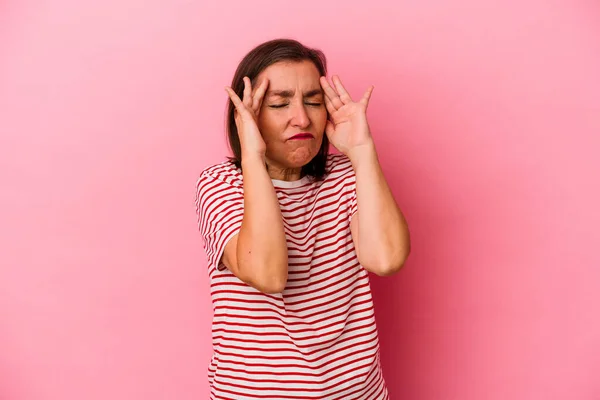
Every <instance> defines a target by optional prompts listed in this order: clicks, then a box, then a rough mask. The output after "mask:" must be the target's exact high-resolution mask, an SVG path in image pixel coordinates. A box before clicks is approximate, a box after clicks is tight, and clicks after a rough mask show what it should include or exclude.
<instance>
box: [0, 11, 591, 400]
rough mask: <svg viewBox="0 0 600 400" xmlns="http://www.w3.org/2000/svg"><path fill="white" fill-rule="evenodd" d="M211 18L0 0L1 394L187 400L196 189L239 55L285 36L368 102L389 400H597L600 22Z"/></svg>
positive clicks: (200, 274)
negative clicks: (401, 241) (397, 230)
mask: <svg viewBox="0 0 600 400" xmlns="http://www.w3.org/2000/svg"><path fill="white" fill-rule="evenodd" d="M236 3H237V4H234V3H232V2H231V1H226V2H212V1H211V2H209V1H205V2H202V1H196V2H193V1H148V0H144V1H142V0H119V1H117V0H106V1H101V2H100V1H98V2H80V1H74V0H71V1H69V0H54V1H26V0H21V1H10V0H9V1H4V2H2V3H0V132H1V136H0V176H1V179H2V186H1V187H0V199H1V200H0V201H1V202H2V204H1V207H0V221H1V225H2V230H1V233H2V237H1V240H0V257H1V259H0V398H2V399H7V400H59V399H60V400H80V399H85V400H96V399H97V400H100V399H102V400H105V399H113V400H131V399H144V400H158V399H179V400H185V399H190V400H191V399H204V398H207V385H206V376H205V371H206V365H207V362H208V358H209V356H210V351H211V349H210V342H209V332H210V316H211V306H210V303H209V296H208V291H207V277H206V271H205V261H204V253H203V251H202V248H201V241H200V236H199V234H198V233H197V232H196V226H195V220H194V204H193V199H194V184H195V179H196V175H197V173H198V172H199V171H200V170H201V168H203V167H204V166H206V165H208V164H209V163H212V162H216V161H219V160H220V159H221V157H222V156H224V155H225V151H226V147H225V141H224V136H223V133H222V132H223V129H222V127H223V123H222V117H223V112H224V104H225V101H226V94H225V92H224V91H223V86H224V85H226V84H228V83H229V81H230V79H231V75H232V73H233V70H234V68H235V65H236V63H237V61H238V60H239V58H240V57H241V56H242V54H243V53H244V52H245V51H247V50H248V49H249V48H250V47H251V46H253V45H255V44H257V43H258V42H260V41H262V40H266V39H270V38H273V37H278V36H291V37H295V38H298V39H301V40H302V41H305V42H306V43H307V44H309V45H314V46H318V47H321V48H322V49H323V50H325V51H326V53H327V55H328V56H329V59H330V67H331V72H335V73H339V74H341V76H342V78H344V79H345V81H346V83H347V86H348V87H349V88H350V89H351V90H352V92H353V93H362V91H363V90H364V88H365V87H366V86H367V85H369V84H374V85H375V92H374V94H373V98H372V101H371V105H370V111H369V112H370V118H371V121H372V122H371V124H372V128H373V132H374V135H375V137H376V141H377V144H378V146H379V149H380V153H381V160H382V163H383V165H384V168H385V171H386V174H387V176H388V178H389V181H390V182H391V184H392V186H393V189H394V192H395V194H396V196H397V199H398V201H399V203H400V204H401V206H402V208H403V209H404V211H405V213H406V215H407V217H408V219H409V222H410V225H411V228H412V235H413V253H412V256H411V258H410V261H409V263H408V265H407V267H406V269H405V270H403V271H402V272H401V273H400V274H398V275H397V276H395V277H393V278H387V279H374V280H373V288H374V292H375V301H376V307H377V318H378V324H379V326H380V330H381V341H382V348H383V362H384V371H385V375H386V377H387V380H388V382H389V385H390V391H391V394H392V396H393V397H392V398H393V399H418V400H438V399H444V400H476V399H477V400H481V399H486V400H506V399H518V400H521V399H523V400H538V399H539V400H552V399H569V400H571V399H573V400H593V399H600V375H599V372H598V371H600V322H599V317H598V315H599V314H600V311H599V304H600V290H599V289H600V272H599V271H600V256H599V253H598V244H599V242H600V237H599V234H598V226H599V225H600V211H599V204H600V177H599V175H600V160H599V159H598V153H599V152H600V151H599V145H600V139H599V137H600V73H599V71H600V41H599V40H598V38H600V19H599V17H598V15H600V6H598V4H597V3H596V2H593V1H583V0H579V1H569V2H567V1H563V2H556V1H554V2H553V1H550V2H549V1H541V0H526V1H519V2H517V1H512V2H501V1H481V0H454V1H449V0H446V1H442V0H438V1H435V0H434V1H424V2H400V3H398V2H394V3H392V2H389V3H388V2H382V1H369V2H368V3H365V2H362V1H358V0H353V1H345V2H343V4H342V3H339V4H338V5H334V3H335V2H323V1H312V0H310V1H308V0H307V1H303V2H300V3H294V4H290V3H287V2H274V1H272V2H271V1H265V0H257V1H252V2H247V1H244V2H241V1H240V2H236ZM297 4H302V8H300V6H297ZM228 8H229V9H230V10H231V11H228Z"/></svg>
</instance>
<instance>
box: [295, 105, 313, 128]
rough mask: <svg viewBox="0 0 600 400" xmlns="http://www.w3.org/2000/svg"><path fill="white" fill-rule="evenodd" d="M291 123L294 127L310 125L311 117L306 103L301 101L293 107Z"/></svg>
mask: <svg viewBox="0 0 600 400" xmlns="http://www.w3.org/2000/svg"><path fill="white" fill-rule="evenodd" d="M291 123H292V125H293V126H294V127H297V128H301V129H305V128H307V127H308V126H309V125H310V119H309V118H308V113H307V112H306V108H305V107H304V103H300V104H298V105H296V106H295V107H292V120H291Z"/></svg>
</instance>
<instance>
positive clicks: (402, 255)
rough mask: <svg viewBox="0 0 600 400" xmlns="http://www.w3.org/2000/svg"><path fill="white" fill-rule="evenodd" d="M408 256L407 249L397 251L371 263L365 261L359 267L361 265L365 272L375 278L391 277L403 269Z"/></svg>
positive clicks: (408, 250)
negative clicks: (370, 273)
mask: <svg viewBox="0 0 600 400" xmlns="http://www.w3.org/2000/svg"><path fill="white" fill-rule="evenodd" d="M409 254H410V248H407V249H406V250H403V251H398V252H397V253H396V254H394V255H393V256H391V257H387V258H383V257H382V258H380V259H377V260H373V261H371V262H369V261H367V262H366V263H365V264H362V263H361V265H363V267H364V268H365V269H366V270H367V271H369V272H372V273H374V274H375V275H377V276H381V277H385V276H391V275H394V274H395V273H397V272H398V271H400V270H401V269H402V268H403V267H404V265H405V264H406V260H407V259H408V255H409Z"/></svg>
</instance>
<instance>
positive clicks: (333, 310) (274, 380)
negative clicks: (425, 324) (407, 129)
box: [196, 154, 388, 400]
mask: <svg viewBox="0 0 600 400" xmlns="http://www.w3.org/2000/svg"><path fill="white" fill-rule="evenodd" d="M326 168H327V171H328V174H327V176H326V178H325V179H324V180H321V181H313V180H311V178H309V177H304V178H302V179H300V180H297V181H291V182H290V181H280V180H272V182H273V186H274V187H275V191H276V193H277V198H278V199H279V205H280V207H281V212H282V215H283V222H284V229H285V236H286V239H287V247H288V281H287V285H286V287H285V289H284V291H283V293H278V294H265V293H262V292H260V291H259V290H257V289H254V288H253V287H251V286H249V285H248V284H246V283H244V282H242V281H241V280H239V279H238V278H237V277H236V276H235V275H233V273H231V272H230V271H229V270H228V269H227V268H226V267H225V266H224V265H223V264H222V263H220V259H221V256H222V254H223V251H224V248H225V245H226V243H227V241H228V240H229V239H231V237H232V236H234V235H235V234H236V233H238V232H239V229H240V226H241V223H242V217H243V213H244V195H243V182H242V179H243V177H242V174H241V171H240V170H239V169H238V168H236V167H235V165H234V164H232V163H230V162H229V161H226V162H223V163H220V164H217V165H213V166H211V167H208V168H206V169H205V170H204V171H203V172H202V173H201V175H200V178H199V179H198V183H197V197H196V210H197V213H198V225H199V229H200V232H201V235H202V238H203V241H204V249H205V251H206V255H207V258H208V276H209V279H210V291H211V297H212V302H213V310H214V316H213V327H212V344H213V351H214V352H213V356H212V359H211V361H210V365H209V368H208V381H209V385H210V392H211V399H215V400H216V399H235V400H237V399H276V400H284V399H298V400H300V399H301V400H310V399H332V400H333V399H339V400H350V399H357V400H358V399H360V400H381V399H382V400H385V399H388V392H387V388H386V384H385V381H384V379H383V375H382V371H381V365H380V359H379V341H378V336H377V328H376V325H375V316H374V310H373V301H372V297H371V290H370V285H369V278H368V273H367V271H366V270H365V269H364V268H363V267H362V266H361V265H360V264H359V262H358V259H357V257H356V252H355V249H354V244H353V241H352V236H351V233H350V220H351V218H352V216H353V215H354V213H356V211H357V200H356V184H355V175H354V170H353V168H352V164H351V163H350V161H349V159H348V158H347V157H346V156H344V155H342V154H330V155H329V156H328V157H327V165H326Z"/></svg>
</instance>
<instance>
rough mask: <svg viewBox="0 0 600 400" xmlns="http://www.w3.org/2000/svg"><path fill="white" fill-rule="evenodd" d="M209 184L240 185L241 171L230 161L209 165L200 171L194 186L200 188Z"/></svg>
mask: <svg viewBox="0 0 600 400" xmlns="http://www.w3.org/2000/svg"><path fill="white" fill-rule="evenodd" d="M210 184H212V185H218V186H232V187H238V186H239V187H241V186H242V185H243V183H242V174H241V171H240V170H239V168H237V167H236V166H235V165H234V164H233V163H232V162H230V161H223V162H220V163H218V164H213V165H209V166H208V167H206V168H204V169H203V170H202V171H201V172H200V174H199V176H198V179H197V181H196V188H197V189H201V188H203V187H205V186H206V185H210Z"/></svg>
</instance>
